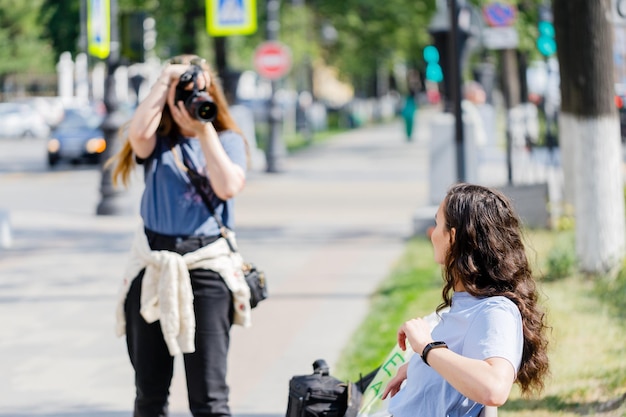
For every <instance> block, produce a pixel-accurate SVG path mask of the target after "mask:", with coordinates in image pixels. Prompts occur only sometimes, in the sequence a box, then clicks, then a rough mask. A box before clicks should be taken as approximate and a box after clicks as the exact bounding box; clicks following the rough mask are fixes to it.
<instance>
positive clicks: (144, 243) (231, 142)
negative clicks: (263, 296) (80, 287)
mask: <svg viewBox="0 0 626 417" xmlns="http://www.w3.org/2000/svg"><path fill="white" fill-rule="evenodd" d="M183 74H185V75H184V76H183V77H184V78H183V79H182V80H181V75H183ZM197 93H208V96H209V97H210V100H209V102H210V101H211V100H212V101H213V102H214V104H215V106H216V108H217V114H216V115H215V117H214V118H212V119H211V120H208V119H203V117H200V116H207V114H202V115H200V114H199V113H197V112H195V111H194V112H192V113H193V114H191V113H190V112H189V110H188V109H189V106H186V105H185V102H186V101H187V100H188V99H189V97H190V96H193V95H194V94H197ZM205 104H206V103H205ZM209 104H210V103H209ZM207 109H210V106H209V107H207V108H202V109H201V110H199V112H204V111H205V110H207ZM205 113H206V112H205ZM135 162H138V163H139V164H141V165H143V171H144V174H145V175H144V177H145V189H144V191H143V196H142V199H141V207H140V214H141V218H142V224H141V227H140V229H139V230H138V233H137V234H136V236H135V240H134V243H133V247H132V250H131V257H130V260H129V263H128V265H127V268H126V272H125V276H124V281H123V284H122V288H121V291H120V297H119V300H118V306H117V334H118V335H120V336H121V335H124V334H126V342H127V346H128V353H129V357H130V361H131V363H132V366H133V368H134V370H135V386H136V398H135V405H134V416H135V417H156V416H167V415H168V396H169V386H170V383H171V379H172V376H173V363H174V356H175V355H177V354H179V353H183V354H184V355H183V357H184V363H185V373H186V378H187V391H188V398H189V408H190V410H191V412H192V414H193V415H194V417H199V416H230V408H229V404H228V396H229V387H228V385H227V384H226V363H227V353H228V348H229V340H230V327H231V325H232V324H242V325H249V316H250V304H249V296H250V293H249V289H248V287H247V285H246V283H245V280H244V278H243V275H242V273H241V267H240V265H237V264H236V262H234V261H233V259H234V257H232V256H230V255H231V251H230V249H229V246H228V242H227V241H226V240H225V239H224V238H223V233H222V232H224V231H223V230H220V227H219V226H218V224H219V223H218V221H217V220H216V218H219V219H220V220H221V222H222V223H223V224H224V225H225V226H226V227H227V228H229V229H232V228H233V227H234V221H233V220H234V219H233V215H234V202H233V197H235V196H236V195H237V194H238V193H239V192H240V191H242V189H243V188H244V185H245V178H246V174H245V172H246V166H247V143H246V140H245V138H244V137H243V135H242V134H241V131H240V130H239V128H238V127H237V125H236V124H235V122H234V121H233V119H232V118H231V116H230V113H229V109H228V105H227V102H226V99H225V97H224V93H223V92H222V90H221V88H220V86H219V85H218V84H217V80H216V78H215V77H214V75H213V74H212V72H211V71H210V68H209V66H208V65H207V64H206V62H205V61H204V60H203V59H201V58H199V57H197V56H192V55H183V56H179V57H176V58H173V59H172V60H170V62H169V63H168V64H167V65H166V66H165V67H164V68H163V70H162V73H161V75H160V77H159V78H158V80H157V82H156V83H155V84H154V85H153V86H152V89H151V91H150V92H149V94H148V95H147V97H146V98H145V99H144V100H143V101H142V102H141V103H140V104H139V106H138V107H137V110H136V112H135V114H134V115H133V117H132V119H131V120H130V122H129V126H128V137H127V140H126V141H125V143H124V145H123V146H122V148H121V149H120V151H119V152H118V154H117V155H115V156H114V157H113V158H112V159H111V161H109V163H110V164H114V169H113V179H114V184H117V183H118V182H119V181H121V182H123V183H124V184H127V183H128V180H129V176H130V174H131V172H132V170H133V168H134V166H135ZM191 175H195V176H196V177H198V176H204V178H205V180H206V181H205V187H203V188H196V187H195V186H194V185H193V184H192V183H191V182H190V176H191ZM200 192H203V193H205V196H204V197H202V196H201V195H200V194H199V193H200ZM203 198H204V199H206V198H208V199H209V201H210V202H211V203H212V206H213V208H214V216H215V217H214V216H213V215H212V213H211V212H210V210H209V208H208V206H207V205H206V204H205V202H204V201H203Z"/></svg>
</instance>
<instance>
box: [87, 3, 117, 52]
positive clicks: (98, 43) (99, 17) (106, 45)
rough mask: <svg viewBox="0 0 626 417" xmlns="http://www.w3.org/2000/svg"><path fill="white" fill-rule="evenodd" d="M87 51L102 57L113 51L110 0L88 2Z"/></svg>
mask: <svg viewBox="0 0 626 417" xmlns="http://www.w3.org/2000/svg"><path fill="white" fill-rule="evenodd" d="M87 51H88V52H89V54H90V55H92V56H95V57H97V58H100V59H105V58H106V57H108V56H109V53H110V52H111V4H110V0H89V1H88V2H87Z"/></svg>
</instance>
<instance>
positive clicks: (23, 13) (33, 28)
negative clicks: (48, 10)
mask: <svg viewBox="0 0 626 417" xmlns="http://www.w3.org/2000/svg"><path fill="white" fill-rule="evenodd" d="M40 10H42V0H30V1H28V2H25V1H21V0H0V74H1V75H6V74H11V73H18V72H21V73H24V72H30V71H34V70H37V71H40V70H42V69H44V70H45V69H47V70H52V69H53V68H54V66H53V64H54V61H53V51H52V48H51V47H50V43H49V42H48V41H47V40H46V39H45V38H44V34H43V28H42V26H41V25H40V24H39V21H38V19H39V16H40Z"/></svg>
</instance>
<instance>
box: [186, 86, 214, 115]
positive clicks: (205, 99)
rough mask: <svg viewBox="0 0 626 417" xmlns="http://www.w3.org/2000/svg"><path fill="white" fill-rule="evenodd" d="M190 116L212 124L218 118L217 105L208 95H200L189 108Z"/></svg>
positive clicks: (190, 103)
mask: <svg viewBox="0 0 626 417" xmlns="http://www.w3.org/2000/svg"><path fill="white" fill-rule="evenodd" d="M187 110H188V111H189V114H191V115H192V116H193V117H195V118H196V119H198V120H201V121H203V122H212V121H213V120H214V119H215V117H216V116H217V105H215V103H214V102H213V100H211V98H210V97H209V95H208V94H202V93H201V94H198V95H196V96H195V97H193V99H192V100H190V102H189V105H188V106H187Z"/></svg>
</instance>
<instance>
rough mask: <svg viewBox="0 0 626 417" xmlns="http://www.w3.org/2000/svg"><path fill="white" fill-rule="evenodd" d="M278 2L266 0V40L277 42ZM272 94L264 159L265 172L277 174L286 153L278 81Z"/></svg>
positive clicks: (278, 27) (278, 26) (273, 86)
mask: <svg viewBox="0 0 626 417" xmlns="http://www.w3.org/2000/svg"><path fill="white" fill-rule="evenodd" d="M279 9H280V0H267V34H266V37H267V40H268V41H277V40H278V33H279V30H280V21H279ZM271 86H272V93H271V96H270V103H269V107H270V109H269V113H268V122H269V140H268V143H267V150H266V159H267V172H279V171H281V169H282V166H281V165H282V164H281V160H282V157H283V156H284V155H285V153H286V149H285V145H284V143H283V142H282V140H281V137H280V122H281V120H282V110H281V108H280V105H279V103H278V101H277V100H276V90H278V81H277V80H272V81H271Z"/></svg>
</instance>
